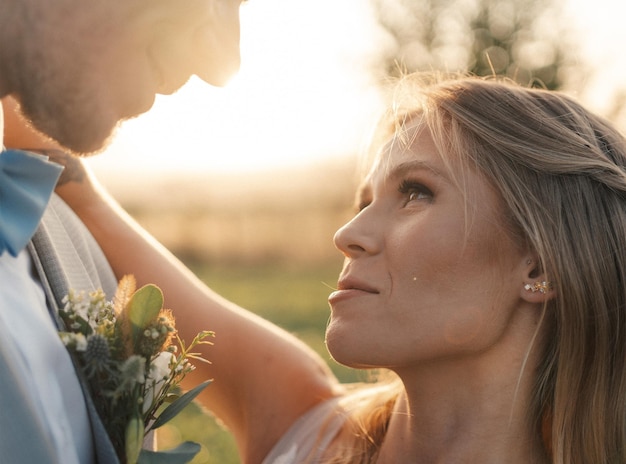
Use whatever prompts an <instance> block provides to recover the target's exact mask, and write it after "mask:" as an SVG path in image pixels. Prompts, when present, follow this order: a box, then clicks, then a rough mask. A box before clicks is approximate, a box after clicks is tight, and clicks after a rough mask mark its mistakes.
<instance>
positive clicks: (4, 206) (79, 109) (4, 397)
mask: <svg viewBox="0 0 626 464" xmlns="http://www.w3.org/2000/svg"><path fill="white" fill-rule="evenodd" d="M239 5H240V0H100V1H94V2H91V1H86V0H54V1H51V0H0V97H4V96H7V95H12V96H13V97H14V98H15V99H16V100H17V101H18V102H19V103H20V106H21V110H22V112H23V113H24V114H25V115H26V116H27V117H28V119H29V120H30V121H31V123H32V124H33V126H34V127H35V128H37V129H39V130H40V131H42V132H43V133H45V134H47V135H48V136H49V137H51V138H52V139H54V140H55V141H57V142H58V143H60V144H61V145H63V146H65V147H67V148H68V149H69V150H71V151H73V152H75V153H88V152H94V151H97V150H100V149H101V148H103V147H104V146H105V144H106V141H107V139H108V138H109V137H110V135H111V133H112V132H113V130H114V128H115V127H116V125H117V124H118V123H119V121H121V120H124V119H127V118H130V117H133V116H135V115H137V114H139V113H142V112H144V111H146V110H148V109H149V108H150V106H151V105H152V103H153V101H154V96H155V94H157V93H161V94H169V93H172V92H174V91H175V90H177V89H178V88H179V87H180V86H181V85H183V84H184V83H185V82H186V81H187V79H188V78H189V77H190V76H191V75H192V74H196V75H198V76H199V77H201V78H202V79H203V80H205V81H206V82H208V83H210V84H213V85H222V84H223V83H225V82H226V80H227V79H228V78H229V77H230V75H231V74H233V73H234V72H235V71H236V70H237V68H238V66H239ZM1 129H2V111H1V110H0V147H2V146H3V144H2V143H1V142H2V130H1ZM61 170H62V168H61V167H60V166H58V165H56V164H54V163H51V162H48V161H47V159H46V158H45V157H41V156H37V155H31V154H26V153H24V152H19V151H13V150H4V151H2V152H1V153H0V329H1V330H2V335H1V336H0V460H1V461H2V462H7V463H18V464H21V463H46V464H47V463H63V464H78V463H93V462H99V463H106V464H108V463H116V462H117V458H116V457H115V453H114V451H113V450H112V447H111V444H110V441H109V440H108V437H107V436H106V433H104V430H103V427H102V424H101V422H100V421H99V418H98V417H97V414H95V412H94V409H93V403H92V401H91V398H90V397H89V395H88V393H87V392H86V390H85V389H84V388H83V385H82V381H81V380H80V378H79V376H78V375H77V373H76V371H75V370H74V367H73V364H72V360H71V359H70V357H69V356H68V353H67V351H66V350H65V348H64V347H63V345H62V344H61V342H60V339H59V337H58V334H57V326H56V323H57V313H56V311H57V310H58V306H59V305H60V304H61V299H62V297H63V295H64V294H65V293H66V292H67V290H68V289H69V288H75V289H77V290H91V289H94V288H96V287H102V288H104V289H105V291H108V292H111V291H112V289H113V288H114V287H115V284H116V282H115V278H114V276H113V274H112V272H111V269H110V267H109V266H108V264H107V263H106V260H105V259H104V256H103V255H102V253H101V252H100V250H99V248H98V246H97V245H96V244H95V241H94V240H93V239H92V237H91V236H90V235H89V234H88V232H86V230H85V229H84V228H83V227H82V224H80V223H79V221H78V219H77V218H76V217H75V216H74V215H73V213H72V212H71V211H70V210H69V208H68V207H67V206H66V205H65V204H64V203H63V202H62V201H61V200H60V199H58V197H56V196H54V195H52V197H51V192H52V190H53V188H54V185H55V183H56V180H57V178H58V177H59V175H60V173H61ZM42 217H43V219H42ZM36 230H37V232H36V233H35V231H36ZM31 238H32V240H31ZM108 296H109V297H111V296H112V295H111V293H108Z"/></svg>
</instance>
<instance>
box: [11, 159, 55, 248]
mask: <svg viewBox="0 0 626 464" xmlns="http://www.w3.org/2000/svg"><path fill="white" fill-rule="evenodd" d="M61 171H63V166H61V165H59V164H56V163H52V162H50V161H48V157H46V156H41V155H35V154H32V153H26V152H24V151H18V150H6V151H3V152H0V255H2V253H4V251H5V250H8V252H9V253H10V254H11V255H12V256H17V254H18V253H19V252H20V251H22V250H23V249H24V247H26V244H27V243H28V241H29V240H30V239H31V237H32V236H33V234H34V233H35V230H36V229H37V226H38V225H39V221H41V216H42V215H43V212H44V209H45V208H46V206H47V204H48V201H49V200H50V195H52V191H53V190H54V186H55V185H56V182H57V180H58V179H59V176H60V175H61Z"/></svg>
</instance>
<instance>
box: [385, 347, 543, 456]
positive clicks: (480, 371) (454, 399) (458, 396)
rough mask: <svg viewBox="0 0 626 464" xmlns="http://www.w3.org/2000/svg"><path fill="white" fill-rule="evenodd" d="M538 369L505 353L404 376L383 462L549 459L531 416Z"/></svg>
mask: <svg viewBox="0 0 626 464" xmlns="http://www.w3.org/2000/svg"><path fill="white" fill-rule="evenodd" d="M535 365H536V360H535V359H534V357H533V356H532V355H531V354H528V353H526V352H523V351H520V352H517V353H513V352H511V351H508V352H507V350H505V351H504V352H500V353H496V354H495V356H494V355H492V354H483V355H481V356H478V357H475V358H472V357H471V356H470V357H467V358H466V359H458V360H446V361H439V362H437V363H432V365H430V366H421V367H420V368H415V367H413V368H411V369H410V370H409V369H407V370H406V371H397V373H398V375H399V376H400V378H401V379H402V381H403V383H404V387H405V388H404V391H403V393H402V394H401V396H400V398H399V399H398V402H397V403H396V407H395V410H394V412H393V414H392V416H391V420H390V423H389V429H388V432H387V434H386V438H385V441H384V442H383V445H382V447H381V450H380V453H379V459H378V461H377V462H378V463H379V464H387V463H397V462H402V463H407V464H409V463H413V462H416V463H439V462H441V463H443V462H445V463H449V462H468V463H473V462H480V463H486V464H489V463H503V462H506V463H509V464H512V463H524V464H528V463H543V462H547V459H546V454H545V450H544V447H543V443H542V439H541V431H540V427H539V425H537V424H534V423H531V422H532V419H531V418H530V416H531V403H532V402H531V398H532V392H533V388H534V377H535V369H534V366H535Z"/></svg>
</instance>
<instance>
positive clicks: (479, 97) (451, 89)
mask: <svg viewBox="0 0 626 464" xmlns="http://www.w3.org/2000/svg"><path fill="white" fill-rule="evenodd" d="M400 88H402V89H403V90H402V91H401V92H400V93H398V94H396V99H395V103H394V105H393V106H392V109H391V111H390V114H389V116H390V118H389V119H390V121H391V122H392V124H390V125H385V124H383V125H381V127H383V133H384V134H386V136H387V138H388V137H389V136H390V135H392V134H395V135H397V134H398V133H399V131H403V130H405V128H406V126H405V124H404V123H405V122H406V121H407V120H409V119H412V118H415V117H419V118H421V119H420V120H421V122H422V124H423V125H425V126H426V127H427V128H428V130H429V131H430V133H431V135H432V137H433V139H434V141H435V144H436V145H437V146H438V149H439V152H440V155H441V156H442V158H445V159H446V162H448V163H450V164H454V166H456V168H457V169H456V172H460V173H461V174H460V178H459V183H460V184H462V183H463V179H462V177H463V174H462V173H463V171H464V170H467V169H473V170H474V172H477V173H479V175H481V176H482V177H483V178H484V179H486V181H487V182H489V183H490V184H491V185H492V186H493V188H495V189H496V191H497V192H498V193H499V195H500V197H501V199H502V204H503V209H504V211H505V218H504V223H505V224H504V225H505V227H507V229H508V231H510V233H511V234H512V236H513V237H516V238H517V239H518V240H519V242H520V243H522V244H523V246H525V247H527V248H528V249H529V250H532V251H533V252H534V253H535V254H536V257H537V258H538V260H539V262H540V264H541V272H542V273H544V275H545V276H546V277H547V279H549V280H550V281H551V282H552V283H553V285H554V290H555V295H556V297H555V298H553V299H552V300H551V301H550V302H549V303H548V304H547V305H546V306H545V308H544V318H543V322H542V324H543V325H544V329H545V333H547V337H546V340H545V343H543V344H542V345H541V349H542V350H543V352H542V356H541V362H540V365H539V366H538V367H537V369H536V371H534V373H535V376H536V382H535V389H534V398H533V400H532V404H530V405H529V418H530V419H531V421H532V424H533V425H534V427H535V430H536V431H537V434H541V435H543V439H544V443H545V445H546V454H547V455H548V456H550V459H551V462H552V463H554V464H588V463H594V464H599V463H624V462H626V140H625V139H624V137H623V136H622V135H620V134H619V133H618V131H617V130H616V129H615V128H613V127H612V125H611V124H610V123H609V122H607V121H606V120H605V119H603V118H601V117H598V116H596V115H594V114H592V113H591V112H589V111H587V110H586V109H585V108H583V107H582V106H581V105H580V104H578V103H576V102H575V101H574V100H572V99H571V98H569V97H568V96H566V95H564V94H561V93H558V92H551V91H545V90H540V89H529V88H524V87H521V86H519V85H517V84H513V83H510V82H505V81H498V80H496V79H490V80H487V79H479V78H472V77H461V78H459V77H456V78H454V79H451V80H439V79H438V78H437V79H435V82H434V83H428V84H425V82H424V80H423V79H422V78H421V77H420V76H418V75H413V76H408V77H405V78H404V79H403V81H402V82H401V86H400ZM381 140H382V139H381ZM459 168H460V169H459ZM529 349H530V347H529ZM397 392H398V386H397V385H395V387H394V388H392V389H387V390H385V394H384V395H381V397H380V398H375V397H373V398H372V400H371V402H370V403H367V402H365V401H361V402H360V403H359V404H360V406H359V407H357V408H355V412H354V414H353V420H351V421H349V422H348V424H347V426H346V429H347V430H349V432H348V434H349V435H350V437H351V438H350V437H348V438H347V440H348V441H350V440H352V445H350V444H346V445H345V446H344V447H343V450H344V451H345V450H346V449H350V446H353V449H354V453H352V455H351V456H350V453H345V452H344V454H343V456H344V457H343V460H342V459H336V460H332V461H331V462H333V463H335V462H346V463H348V462H350V463H356V462H358V463H366V462H371V461H372V459H373V457H372V456H374V455H375V454H376V452H377V450H378V448H379V447H380V444H381V443H382V439H383V438H384V433H385V431H386V426H387V424H388V421H389V418H390V416H391V410H392V408H393V404H394V403H395V396H394V395H397ZM369 411H375V414H370V413H369ZM355 424H356V425H355ZM355 427H356V429H355ZM355 430H357V431H356V432H355ZM344 432H345V431H344ZM359 441H361V442H364V443H365V444H364V443H361V445H357V444H356V443H358V442H359Z"/></svg>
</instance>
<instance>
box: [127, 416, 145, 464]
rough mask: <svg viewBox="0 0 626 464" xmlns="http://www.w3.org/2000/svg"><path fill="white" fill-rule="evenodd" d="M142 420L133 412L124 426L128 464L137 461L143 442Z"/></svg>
mask: <svg viewBox="0 0 626 464" xmlns="http://www.w3.org/2000/svg"><path fill="white" fill-rule="evenodd" d="M143 435H144V434H143V420H142V419H141V417H140V416H139V414H134V415H133V417H132V418H131V419H130V422H128V425H127V426H126V437H125V438H126V460H127V462H128V464H135V463H137V459H138V458H139V453H140V452H141V446H142V444H143Z"/></svg>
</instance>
